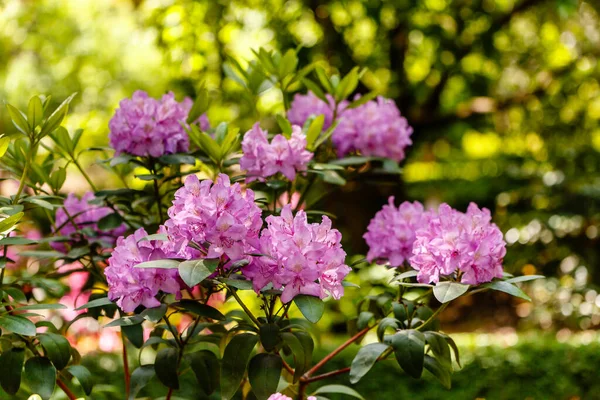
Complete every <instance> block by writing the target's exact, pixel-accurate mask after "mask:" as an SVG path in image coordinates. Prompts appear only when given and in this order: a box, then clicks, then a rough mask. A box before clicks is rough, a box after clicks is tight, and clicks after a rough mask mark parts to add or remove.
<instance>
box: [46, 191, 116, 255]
mask: <svg viewBox="0 0 600 400" xmlns="http://www.w3.org/2000/svg"><path fill="white" fill-rule="evenodd" d="M94 199H95V197H94V194H93V193H92V192H87V193H85V194H84V195H83V196H82V197H81V199H79V198H78V197H77V196H76V195H74V194H73V193H69V195H68V196H67V198H66V199H65V202H64V204H63V207H61V208H59V209H58V210H57V211H56V222H55V226H56V228H57V229H56V231H54V234H55V235H59V236H73V237H74V235H75V234H76V233H77V232H79V231H81V230H82V229H84V228H90V229H91V230H92V231H93V232H96V235H97V236H95V237H94V238H93V239H95V240H99V241H101V242H103V243H104V244H105V245H106V247H112V245H114V243H115V240H116V239H117V237H119V236H121V235H122V234H123V233H124V232H125V229H126V227H125V225H124V224H121V225H120V226H118V227H116V228H114V229H110V230H106V231H102V230H99V229H98V225H97V223H98V221H99V220H100V219H102V218H103V217H106V216H107V215H108V214H111V213H113V212H114V211H113V210H111V209H110V208H108V207H102V206H98V205H94V204H90V203H89V202H90V201H92V200H94ZM89 239H92V238H88V240H89ZM74 240H77V238H75V237H74ZM51 246H52V248H54V249H55V250H59V251H65V250H66V247H65V245H64V243H62V242H52V243H51Z"/></svg>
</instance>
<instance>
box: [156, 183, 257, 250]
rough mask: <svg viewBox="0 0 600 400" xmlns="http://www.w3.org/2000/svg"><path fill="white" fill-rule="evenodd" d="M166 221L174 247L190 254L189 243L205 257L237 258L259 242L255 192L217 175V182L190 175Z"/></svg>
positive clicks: (178, 193) (178, 191) (177, 194)
mask: <svg viewBox="0 0 600 400" xmlns="http://www.w3.org/2000/svg"><path fill="white" fill-rule="evenodd" d="M168 214H169V220H167V222H166V223H165V228H166V231H167V234H168V235H169V241H170V242H171V243H172V244H173V246H174V250H175V251H178V252H182V253H185V254H188V255H190V256H195V257H196V256H199V253H198V252H196V253H197V254H190V252H194V251H195V250H193V249H191V248H190V244H192V245H195V246H199V247H200V248H203V250H204V251H205V253H206V257H207V258H218V257H221V256H222V255H226V256H227V257H229V259H230V260H232V261H236V260H240V259H242V258H244V257H245V254H246V253H247V252H249V251H250V250H249V249H250V248H251V246H253V245H256V244H257V243H258V234H259V232H260V229H261V227H262V218H261V209H260V208H259V207H258V206H257V205H256V204H255V203H254V192H252V190H250V189H248V190H246V191H245V193H242V189H241V187H240V185H239V183H235V184H233V185H231V183H230V181H229V177H228V176H227V175H225V174H219V176H218V177H217V179H216V181H215V182H214V184H213V182H212V181H211V180H204V181H202V182H200V180H199V179H198V177H197V176H195V175H189V176H188V177H187V178H186V180H185V184H184V186H183V187H182V188H180V189H179V190H177V192H176V193H175V199H174V200H173V205H172V206H171V207H170V208H169V210H168Z"/></svg>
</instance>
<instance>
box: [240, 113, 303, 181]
mask: <svg viewBox="0 0 600 400" xmlns="http://www.w3.org/2000/svg"><path fill="white" fill-rule="evenodd" d="M242 150H243V152H244V155H243V156H242V158H241V159H240V168H241V169H245V170H246V171H247V178H246V181H247V182H252V181H254V180H260V181H264V178H266V177H268V176H271V175H275V174H277V173H278V172H281V173H282V174H283V175H284V176H285V177H286V178H287V179H289V180H293V179H294V178H295V177H296V172H300V171H306V166H307V165H308V162H309V161H310V160H311V159H312V157H313V154H312V153H311V152H310V151H308V150H306V136H305V135H304V134H303V133H302V129H301V128H300V127H299V126H296V125H294V126H293V127H292V136H291V138H290V139H286V138H285V136H283V135H281V134H279V135H275V137H273V139H272V140H271V143H269V141H268V139H267V132H266V131H263V130H262V129H260V126H259V124H258V123H256V124H254V126H253V127H252V129H250V130H249V131H248V132H246V134H245V135H244V140H243V141H242Z"/></svg>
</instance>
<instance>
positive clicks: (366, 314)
mask: <svg viewBox="0 0 600 400" xmlns="http://www.w3.org/2000/svg"><path fill="white" fill-rule="evenodd" d="M373 319H375V314H373V313H372V312H371V311H362V312H361V313H360V314H359V315H358V322H357V328H358V330H362V329H364V328H366V327H367V326H368V325H369V322H371V321H372V320H373Z"/></svg>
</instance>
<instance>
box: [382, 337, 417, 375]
mask: <svg viewBox="0 0 600 400" xmlns="http://www.w3.org/2000/svg"><path fill="white" fill-rule="evenodd" d="M389 342H390V343H389V344H390V345H391V346H392V347H393V348H394V353H395V355H396V360H398V364H400V366H401V367H402V369H403V370H404V371H405V372H406V373H407V374H408V375H410V376H412V377H413V378H420V377H421V374H422V373H423V356H424V354H425V336H424V335H423V334H422V333H421V332H419V331H417V330H414V329H410V330H405V331H400V332H398V333H396V334H395V335H392V336H391V337H390V339H389Z"/></svg>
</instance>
